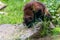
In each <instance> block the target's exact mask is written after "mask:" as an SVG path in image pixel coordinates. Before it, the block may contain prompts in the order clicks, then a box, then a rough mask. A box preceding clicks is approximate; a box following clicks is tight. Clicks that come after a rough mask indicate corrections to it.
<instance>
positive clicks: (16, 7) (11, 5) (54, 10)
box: [0, 0, 60, 36]
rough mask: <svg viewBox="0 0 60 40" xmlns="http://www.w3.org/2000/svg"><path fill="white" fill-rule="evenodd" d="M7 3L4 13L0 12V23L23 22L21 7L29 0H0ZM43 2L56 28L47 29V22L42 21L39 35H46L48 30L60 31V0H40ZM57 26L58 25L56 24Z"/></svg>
mask: <svg viewBox="0 0 60 40" xmlns="http://www.w3.org/2000/svg"><path fill="white" fill-rule="evenodd" d="M0 1H2V2H4V3H5V4H7V7H6V8H4V9H3V10H0V11H3V12H6V14H0V24H16V23H17V24H19V23H22V22H23V8H24V5H25V4H26V3H28V2H29V1H30V0H26V1H25V2H24V1H23V0H0ZM40 2H42V3H43V4H45V5H46V7H47V9H48V10H49V12H50V13H51V15H52V17H53V20H52V22H53V23H54V24H55V26H56V28H54V29H53V30H52V31H51V30H50V29H49V22H43V26H42V31H41V33H40V34H41V36H44V35H48V34H49V33H50V32H52V33H53V34H58V33H60V0H40ZM57 25H58V26H59V27H58V26H57Z"/></svg>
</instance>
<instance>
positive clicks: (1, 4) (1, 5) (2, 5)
mask: <svg viewBox="0 0 60 40" xmlns="http://www.w3.org/2000/svg"><path fill="white" fill-rule="evenodd" d="M6 6H7V5H6V4H4V3H2V2H1V1H0V10H1V9H3V8H5V7H6Z"/></svg>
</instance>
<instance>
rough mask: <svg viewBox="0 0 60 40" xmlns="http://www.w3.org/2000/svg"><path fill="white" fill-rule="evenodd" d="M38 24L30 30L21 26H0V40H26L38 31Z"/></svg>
mask: <svg viewBox="0 0 60 40" xmlns="http://www.w3.org/2000/svg"><path fill="white" fill-rule="evenodd" d="M40 24H41V23H38V24H36V25H35V26H34V27H32V28H27V27H26V26H24V25H23V24H20V25H17V24H16V25H12V24H2V25H0V40H18V39H19V40H26V39H27V38H29V37H31V36H32V35H34V34H35V33H37V32H38V30H40ZM38 25H39V26H38Z"/></svg>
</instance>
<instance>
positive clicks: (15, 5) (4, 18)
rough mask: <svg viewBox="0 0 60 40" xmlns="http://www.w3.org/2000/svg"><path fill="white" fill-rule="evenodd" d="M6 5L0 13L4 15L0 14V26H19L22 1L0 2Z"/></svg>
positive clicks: (4, 0) (21, 18) (8, 0)
mask: <svg viewBox="0 0 60 40" xmlns="http://www.w3.org/2000/svg"><path fill="white" fill-rule="evenodd" d="M1 1H2V2H3V3H5V4H7V7H6V8H4V9H3V10H0V11H2V12H6V14H0V24H16V23H17V24H19V23H22V22H23V7H24V2H23V0H22V1H21V0H1Z"/></svg>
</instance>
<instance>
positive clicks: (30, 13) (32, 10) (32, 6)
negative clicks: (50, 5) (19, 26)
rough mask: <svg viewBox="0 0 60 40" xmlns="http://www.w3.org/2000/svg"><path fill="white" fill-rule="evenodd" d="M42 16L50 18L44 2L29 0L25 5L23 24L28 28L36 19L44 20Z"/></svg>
mask: <svg viewBox="0 0 60 40" xmlns="http://www.w3.org/2000/svg"><path fill="white" fill-rule="evenodd" d="M44 18H46V20H50V21H51V20H52V17H51V15H50V13H49V12H48V10H47V9H46V7H45V5H44V4H42V3H40V2H30V3H27V4H26V5H25V7H24V24H26V25H27V26H28V28H30V27H31V26H32V25H33V23H34V22H35V21H36V20H38V21H44Z"/></svg>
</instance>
